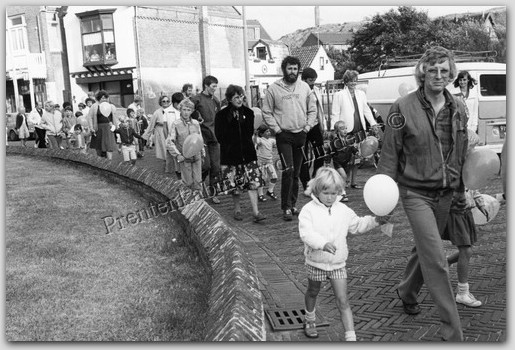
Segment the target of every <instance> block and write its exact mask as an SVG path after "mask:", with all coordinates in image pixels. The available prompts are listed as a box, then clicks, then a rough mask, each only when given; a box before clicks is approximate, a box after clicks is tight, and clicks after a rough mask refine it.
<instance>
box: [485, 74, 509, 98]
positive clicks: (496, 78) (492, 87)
mask: <svg viewBox="0 0 515 350" xmlns="http://www.w3.org/2000/svg"><path fill="white" fill-rule="evenodd" d="M479 86H481V96H506V75H505V74H501V75H499V74H482V75H481V76H480V77H479Z"/></svg>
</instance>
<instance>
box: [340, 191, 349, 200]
mask: <svg viewBox="0 0 515 350" xmlns="http://www.w3.org/2000/svg"><path fill="white" fill-rule="evenodd" d="M348 201H349V197H347V195H346V194H345V193H344V194H342V199H340V202H348Z"/></svg>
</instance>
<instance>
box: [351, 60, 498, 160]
mask: <svg viewBox="0 0 515 350" xmlns="http://www.w3.org/2000/svg"><path fill="white" fill-rule="evenodd" d="M456 66H457V68H458V71H461V70H466V71H468V72H469V73H470V75H471V76H472V77H473V78H474V79H475V80H476V81H477V85H476V86H475V87H474V88H473V89H472V90H470V93H471V94H475V95H476V96H477V99H478V102H479V111H478V131H477V133H478V135H479V139H480V144H479V146H484V147H487V148H490V149H492V150H494V151H495V152H496V153H501V148H502V145H503V143H504V140H505V138H506V64H504V63H492V62H458V63H456ZM413 70H414V67H403V68H394V69H387V70H381V71H375V72H369V73H364V74H360V75H359V81H358V84H362V85H363V90H366V94H367V100H368V102H369V103H370V104H371V105H372V106H374V107H375V108H376V109H377V110H378V111H379V113H380V114H381V115H382V116H383V118H384V117H385V116H387V115H388V112H389V110H390V106H391V105H392V103H393V102H394V101H395V100H396V99H397V98H399V97H400V96H401V95H403V94H405V93H407V92H410V91H413V90H414V89H416V88H417V83H416V82H415V78H414V76H413V74H414V73H413ZM447 89H448V90H449V91H450V92H451V93H456V92H459V88H455V87H454V86H453V84H452V83H451V84H449V85H448V86H447Z"/></svg>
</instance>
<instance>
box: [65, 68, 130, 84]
mask: <svg viewBox="0 0 515 350" xmlns="http://www.w3.org/2000/svg"><path fill="white" fill-rule="evenodd" d="M134 69H135V67H130V68H118V69H108V70H105V71H96V72H95V71H85V72H76V73H71V74H70V75H71V77H72V78H75V79H77V84H91V83H98V82H102V81H114V80H129V79H132V72H133V71H134Z"/></svg>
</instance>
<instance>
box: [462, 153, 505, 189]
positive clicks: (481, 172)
mask: <svg viewBox="0 0 515 350" xmlns="http://www.w3.org/2000/svg"><path fill="white" fill-rule="evenodd" d="M500 167H501V161H500V160H499V156H497V153H495V151H493V150H491V149H489V148H474V149H473V150H471V151H470V152H469V153H468V155H467V158H466V159H465V163H463V170H462V176H463V183H464V184H465V187H467V188H468V189H470V190H477V189H480V188H482V187H485V186H486V185H487V184H488V182H489V181H490V180H491V178H492V177H494V176H496V175H497V174H498V173H499V169H500Z"/></svg>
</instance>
